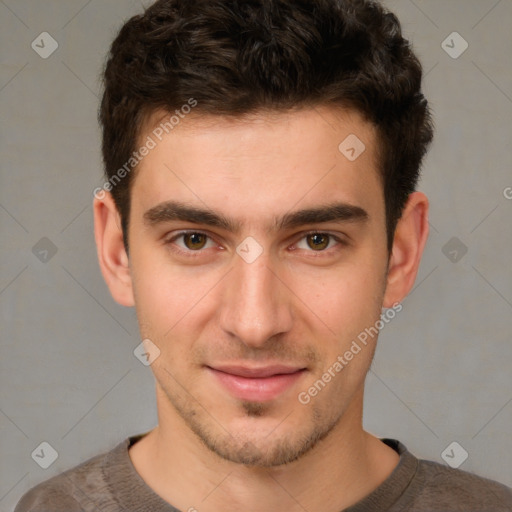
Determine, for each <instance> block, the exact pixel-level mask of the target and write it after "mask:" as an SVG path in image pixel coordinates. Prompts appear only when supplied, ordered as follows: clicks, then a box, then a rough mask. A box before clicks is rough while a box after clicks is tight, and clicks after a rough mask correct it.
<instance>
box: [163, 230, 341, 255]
mask: <svg viewBox="0 0 512 512" xmlns="http://www.w3.org/2000/svg"><path fill="white" fill-rule="evenodd" d="M192 234H198V235H204V236H205V237H207V238H208V240H213V238H212V237H211V236H210V235H208V233H205V232H204V231H197V230H187V231H180V232H179V233H176V234H175V235H173V236H172V237H171V238H168V239H166V240H165V244H166V245H167V246H168V247H169V248H170V250H171V251H173V252H174V253H177V254H179V255H185V256H186V257H189V258H197V257H200V256H201V255H202V253H203V252H204V251H205V249H198V250H197V251H193V250H191V249H188V250H183V249H179V248H176V246H174V245H173V242H174V241H175V240H177V239H178V238H181V237H183V236H185V235H192ZM309 235H326V236H328V237H329V242H330V241H331V240H334V241H335V242H338V245H339V246H342V247H345V246H347V245H348V242H346V241H345V240H343V239H341V238H339V237H337V236H336V235H333V234H331V233H329V232H325V231H315V230H313V231H308V232H306V233H304V234H303V235H302V236H301V238H299V240H298V242H300V241H301V240H303V239H304V238H306V237H307V236H309ZM298 242H295V243H294V245H297V243H298ZM331 251H332V248H330V249H323V250H321V251H313V250H310V251H307V252H311V253H313V254H315V253H316V254H315V256H313V257H315V258H318V257H322V256H321V254H325V253H327V255H330V254H331Z"/></svg>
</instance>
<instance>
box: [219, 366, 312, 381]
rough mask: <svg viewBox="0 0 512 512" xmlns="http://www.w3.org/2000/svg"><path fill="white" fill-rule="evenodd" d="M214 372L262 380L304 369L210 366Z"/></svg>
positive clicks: (294, 367)
mask: <svg viewBox="0 0 512 512" xmlns="http://www.w3.org/2000/svg"><path fill="white" fill-rule="evenodd" d="M209 368H211V369H212V370H217V371H219V372H224V373H229V374H230V375H236V376H238V377H247V378H253V379H262V378H264V377H271V376H272V375H282V374H289V373H295V372H298V371H300V370H304V368H302V367H299V366H284V365H270V366H262V367H259V368H250V367H247V366H239V365H221V366H210V367H209Z"/></svg>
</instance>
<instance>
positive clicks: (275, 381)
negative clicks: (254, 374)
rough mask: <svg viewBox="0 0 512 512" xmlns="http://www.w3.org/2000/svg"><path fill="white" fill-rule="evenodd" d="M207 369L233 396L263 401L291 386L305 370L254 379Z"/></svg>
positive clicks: (274, 396)
mask: <svg viewBox="0 0 512 512" xmlns="http://www.w3.org/2000/svg"><path fill="white" fill-rule="evenodd" d="M209 370H210V371H211V372H212V373H213V375H215V377H216V378H217V379H219V381H220V383H221V384H222V385H223V386H224V387H225V388H226V389H227V390H228V391H229V392H230V393H231V394H232V395H233V396H234V397H236V398H238V399H240V400H249V401H255V402H265V401H268V400H272V399H273V398H276V397H277V396H279V395H280V394H281V393H283V392H284V391H286V390H287V389H289V388H290V387H291V386H293V384H295V382H297V380H298V379H300V378H301V376H302V373H303V372H304V371H305V370H299V371H297V372H294V373H287V374H279V375H272V376H270V377H262V378H259V379H255V378H249V377H240V376H239V375H232V374H230V373H224V372H221V371H218V370H214V369H213V368H209Z"/></svg>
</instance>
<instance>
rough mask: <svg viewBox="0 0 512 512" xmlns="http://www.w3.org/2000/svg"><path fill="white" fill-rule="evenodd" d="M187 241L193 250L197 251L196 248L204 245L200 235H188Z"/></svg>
mask: <svg viewBox="0 0 512 512" xmlns="http://www.w3.org/2000/svg"><path fill="white" fill-rule="evenodd" d="M188 240H189V242H190V245H191V246H192V248H194V249H197V248H198V247H197V246H199V248H201V247H202V246H203V245H204V237H203V235H202V234H201V233H192V234H190V235H188Z"/></svg>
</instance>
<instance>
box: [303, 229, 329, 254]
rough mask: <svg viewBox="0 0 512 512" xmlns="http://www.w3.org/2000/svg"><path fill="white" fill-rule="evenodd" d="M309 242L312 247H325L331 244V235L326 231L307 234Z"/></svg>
mask: <svg viewBox="0 0 512 512" xmlns="http://www.w3.org/2000/svg"><path fill="white" fill-rule="evenodd" d="M307 242H308V245H309V247H311V249H319V250H321V249H325V248H326V247H327V246H328V245H329V235H326V234H325V233H314V234H312V235H307Z"/></svg>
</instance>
